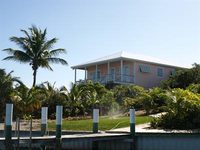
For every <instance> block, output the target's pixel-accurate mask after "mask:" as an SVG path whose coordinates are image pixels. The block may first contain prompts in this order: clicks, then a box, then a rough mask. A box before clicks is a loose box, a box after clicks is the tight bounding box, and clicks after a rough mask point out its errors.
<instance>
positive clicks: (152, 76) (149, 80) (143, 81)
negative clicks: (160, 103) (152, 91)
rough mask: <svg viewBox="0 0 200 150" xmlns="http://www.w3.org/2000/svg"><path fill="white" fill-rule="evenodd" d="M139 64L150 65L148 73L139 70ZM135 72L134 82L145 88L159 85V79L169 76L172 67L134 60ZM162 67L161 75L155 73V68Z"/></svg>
mask: <svg viewBox="0 0 200 150" xmlns="http://www.w3.org/2000/svg"><path fill="white" fill-rule="evenodd" d="M140 65H145V66H149V67H150V73H144V72H140ZM134 68H135V70H134V72H135V84H137V85H140V86H143V87H145V88H151V87H155V86H159V85H160V82H161V80H165V79H167V78H168V77H169V75H170V74H171V72H172V71H174V70H175V69H174V68H171V67H166V66H162V65H155V64H149V63H142V62H135V63H134ZM158 68H163V77H159V76H158V75H157V69H158Z"/></svg>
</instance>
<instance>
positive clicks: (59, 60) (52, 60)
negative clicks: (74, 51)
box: [47, 57, 68, 65]
mask: <svg viewBox="0 0 200 150" xmlns="http://www.w3.org/2000/svg"><path fill="white" fill-rule="evenodd" d="M47 60H48V62H50V63H55V64H59V63H60V64H62V65H68V63H67V61H66V60H64V59H62V58H53V57H51V58H47Z"/></svg>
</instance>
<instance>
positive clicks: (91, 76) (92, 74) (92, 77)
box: [90, 72, 95, 81]
mask: <svg viewBox="0 0 200 150" xmlns="http://www.w3.org/2000/svg"><path fill="white" fill-rule="evenodd" d="M90 80H93V81H95V72H91V73H90Z"/></svg>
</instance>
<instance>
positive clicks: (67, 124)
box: [48, 116, 152, 131]
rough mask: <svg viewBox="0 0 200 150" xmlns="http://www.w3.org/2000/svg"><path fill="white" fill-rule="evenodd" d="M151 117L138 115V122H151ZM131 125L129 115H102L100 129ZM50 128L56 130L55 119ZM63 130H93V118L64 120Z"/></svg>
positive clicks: (49, 125)
mask: <svg viewBox="0 0 200 150" xmlns="http://www.w3.org/2000/svg"><path fill="white" fill-rule="evenodd" d="M151 120H152V118H151V117H148V116H138V117H136V124H143V123H147V122H150V121H151ZM129 125H130V121H129V117H116V118H112V117H100V121H99V130H102V131H105V130H110V129H113V128H122V127H128V126H129ZM48 127H49V129H50V130H55V121H51V122H49V123H48ZM62 129H63V130H79V131H92V119H84V120H63V126H62Z"/></svg>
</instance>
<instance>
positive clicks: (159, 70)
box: [157, 68, 163, 77]
mask: <svg viewBox="0 0 200 150" xmlns="http://www.w3.org/2000/svg"><path fill="white" fill-rule="evenodd" d="M157 76H158V77H163V69H162V68H158V69H157Z"/></svg>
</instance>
